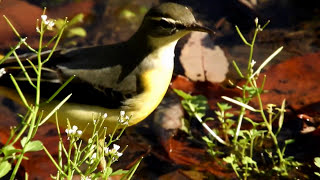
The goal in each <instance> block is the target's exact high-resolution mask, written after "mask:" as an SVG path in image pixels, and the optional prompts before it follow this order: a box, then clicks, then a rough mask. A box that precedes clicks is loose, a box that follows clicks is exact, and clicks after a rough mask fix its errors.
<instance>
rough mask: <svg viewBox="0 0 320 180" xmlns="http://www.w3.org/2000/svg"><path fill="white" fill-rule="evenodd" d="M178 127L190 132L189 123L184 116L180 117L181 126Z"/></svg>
mask: <svg viewBox="0 0 320 180" xmlns="http://www.w3.org/2000/svg"><path fill="white" fill-rule="evenodd" d="M180 129H181V130H182V131H184V132H185V133H187V134H189V133H190V123H189V121H188V120H187V119H186V118H182V119H181V128H180Z"/></svg>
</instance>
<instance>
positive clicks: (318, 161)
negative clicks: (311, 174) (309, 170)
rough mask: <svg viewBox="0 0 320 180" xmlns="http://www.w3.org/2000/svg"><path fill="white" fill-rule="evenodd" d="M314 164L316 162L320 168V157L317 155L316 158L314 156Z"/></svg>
mask: <svg viewBox="0 0 320 180" xmlns="http://www.w3.org/2000/svg"><path fill="white" fill-rule="evenodd" d="M314 164H315V165H316V166H317V167H318V168H320V157H315V158H314Z"/></svg>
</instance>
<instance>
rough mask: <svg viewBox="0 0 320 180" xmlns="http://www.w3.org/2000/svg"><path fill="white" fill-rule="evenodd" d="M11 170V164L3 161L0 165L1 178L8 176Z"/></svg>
mask: <svg viewBox="0 0 320 180" xmlns="http://www.w3.org/2000/svg"><path fill="white" fill-rule="evenodd" d="M10 170H11V164H10V163H9V162H8V161H3V162H1V163H0V178H1V177H3V176H5V175H6V174H8V172H9V171H10Z"/></svg>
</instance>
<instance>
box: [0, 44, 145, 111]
mask: <svg viewBox="0 0 320 180" xmlns="http://www.w3.org/2000/svg"><path fill="white" fill-rule="evenodd" d="M115 52H118V53H115ZM119 52H120V53H119ZM48 54H49V52H44V53H43V56H47V55H48ZM137 54H138V55H137ZM144 56H145V55H144V54H141V53H137V51H131V50H130V49H129V48H128V47H127V44H126V43H119V44H115V45H105V46H95V47H86V48H77V49H70V50H57V51H56V52H54V53H53V56H52V58H51V59H50V60H49V61H48V63H46V64H45V65H46V66H45V69H44V71H43V74H42V77H43V78H42V80H43V83H42V84H41V96H42V97H50V96H51V95H52V94H53V93H54V92H55V91H56V90H57V89H58V88H59V87H60V86H61V84H62V83H64V82H65V81H66V80H67V79H69V77H70V76H72V75H73V74H75V75H76V78H75V79H74V80H73V81H72V82H71V83H69V84H68V85H67V86H66V87H65V88H64V89H63V90H62V91H61V92H60V93H59V95H58V96H57V98H58V99H62V98H64V97H66V96H67V95H69V94H70V93H72V96H71V99H70V100H69V101H71V102H76V103H80V104H91V105H99V106H102V107H107V108H119V107H120V106H121V105H122V102H123V101H124V100H125V99H126V98H130V97H132V96H134V95H136V94H138V93H139V92H138V91H140V90H141V88H140V84H139V79H138V78H139V77H136V72H135V71H136V67H137V65H138V64H139V63H140V62H141V61H142V60H143V58H144ZM22 57H23V59H25V58H27V57H28V56H27V55H24V56H22ZM29 58H31V60H33V59H35V57H32V56H29ZM25 64H26V63H25ZM0 66H4V67H6V69H7V70H8V71H9V72H11V73H13V74H14V76H16V77H17V78H19V77H24V75H23V73H21V71H18V70H14V69H12V67H13V65H12V61H8V63H6V64H5V65H0ZM120 66H121V68H120V69H119V67H120ZM10 68H11V69H10ZM102 69H104V70H103V72H105V70H107V71H110V74H111V75H112V76H108V77H105V76H104V74H103V73H102V74H101V73H100V74H101V75H100V74H99V73H95V74H94V75H95V76H86V77H81V76H82V75H83V71H88V70H89V71H88V72H91V71H95V72H98V71H100V70H102ZM28 71H29V74H30V76H34V75H35V74H34V73H32V69H31V68H28ZM96 74H98V75H96ZM129 76H130V77H133V78H131V79H133V80H135V81H134V82H133V81H128V83H126V84H125V86H126V89H125V90H123V89H121V88H119V87H118V86H119V84H121V83H122V82H123V81H125V79H126V78H127V77H129ZM97 79H98V80H100V81H101V80H103V83H101V82H98V81H97ZM5 81H6V80H5V78H3V79H1V81H0V83H1V84H2V83H3V82H5ZM108 81H110V82H111V81H112V82H114V81H115V82H116V83H109V84H108ZM92 82H98V83H92ZM6 84H7V83H6ZM11 84H12V83H11ZM19 85H20V86H21V87H23V88H22V89H23V90H24V91H28V92H32V93H34V92H35V91H34V88H32V87H31V86H30V85H28V82H26V81H21V82H19Z"/></svg>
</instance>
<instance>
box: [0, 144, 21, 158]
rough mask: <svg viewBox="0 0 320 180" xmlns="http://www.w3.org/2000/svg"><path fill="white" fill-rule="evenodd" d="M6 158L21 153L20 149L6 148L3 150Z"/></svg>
mask: <svg viewBox="0 0 320 180" xmlns="http://www.w3.org/2000/svg"><path fill="white" fill-rule="evenodd" d="M1 151H2V152H3V154H4V155H5V156H11V155H12V154H13V153H16V152H20V151H21V150H20V149H16V148H15V147H14V146H12V145H7V146H4V147H3V148H2V150H1Z"/></svg>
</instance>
